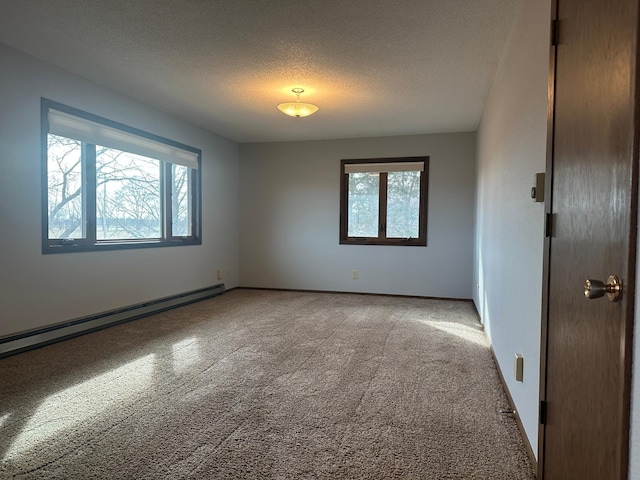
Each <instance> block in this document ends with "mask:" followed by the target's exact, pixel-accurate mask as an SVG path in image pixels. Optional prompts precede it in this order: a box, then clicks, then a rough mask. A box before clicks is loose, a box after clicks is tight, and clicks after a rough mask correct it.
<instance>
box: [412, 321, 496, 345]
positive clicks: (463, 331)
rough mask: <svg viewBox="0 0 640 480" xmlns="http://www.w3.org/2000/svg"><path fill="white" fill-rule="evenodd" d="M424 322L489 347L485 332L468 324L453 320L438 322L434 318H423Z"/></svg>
mask: <svg viewBox="0 0 640 480" xmlns="http://www.w3.org/2000/svg"><path fill="white" fill-rule="evenodd" d="M422 323H425V324H427V325H429V326H430V327H433V328H437V329H438V330H441V331H443V332H446V333H449V334H451V335H455V336H456V337H458V338H461V339H463V340H466V341H468V342H472V343H475V344H477V345H480V346H481V347H487V346H488V345H487V339H486V338H485V336H484V333H483V332H482V331H480V330H477V329H475V328H473V327H470V326H468V325H463V324H461V323H453V322H436V321H433V320H422Z"/></svg>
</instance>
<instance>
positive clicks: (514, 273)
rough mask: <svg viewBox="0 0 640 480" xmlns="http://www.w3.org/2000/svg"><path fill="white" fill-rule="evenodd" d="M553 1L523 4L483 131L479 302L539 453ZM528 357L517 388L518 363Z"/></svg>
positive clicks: (532, 0) (477, 248) (531, 0)
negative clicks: (538, 186)
mask: <svg viewBox="0 0 640 480" xmlns="http://www.w3.org/2000/svg"><path fill="white" fill-rule="evenodd" d="M549 19H550V1H549V0H524V1H523V2H522V4H521V6H520V13H519V17H518V19H517V21H516V24H515V25H514V26H513V28H512V31H511V35H510V37H509V41H508V43H507V45H506V47H505V51H504V53H503V56H502V59H501V62H500V65H499V68H498V72H497V74H496V78H495V79H494V83H493V86H492V89H491V93H490V96H489V99H488V101H487V104H486V106H485V111H484V114H483V117H482V121H481V124H480V129H479V131H478V180H477V182H478V184H477V200H476V240H475V258H474V279H475V282H474V283H475V285H476V289H475V291H474V296H473V299H474V301H475V303H476V306H477V308H478V311H479V312H480V316H481V318H482V321H483V323H484V325H485V329H486V331H487V334H488V335H489V337H490V339H491V343H492V345H493V349H494V351H495V354H496V357H497V359H498V362H499V364H500V368H501V370H502V372H503V373H504V375H505V380H506V382H507V385H508V388H509V390H510V392H511V395H512V396H513V399H514V402H515V404H516V408H517V410H518V412H519V414H520V417H521V419H522V422H523V424H524V427H525V430H526V433H527V436H528V439H529V442H530V443H531V446H532V448H533V450H534V452H537V443H538V442H537V435H538V398H539V377H540V375H539V368H540V367H539V365H540V325H541V324H540V320H541V307H540V304H541V296H542V265H543V243H544V241H543V240H544V230H543V222H544V206H543V204H542V203H533V202H532V200H531V199H530V189H531V186H532V184H533V178H534V174H535V173H536V172H544V171H545V156H546V129H547V71H548V62H549V49H548V45H549V23H550V22H549ZM515 353H521V354H523V355H524V381H523V382H516V381H515V378H514V376H513V374H512V372H513V356H514V354H515Z"/></svg>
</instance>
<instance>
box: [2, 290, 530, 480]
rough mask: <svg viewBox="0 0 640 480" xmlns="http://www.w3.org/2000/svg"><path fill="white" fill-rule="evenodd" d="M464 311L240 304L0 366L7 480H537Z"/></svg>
mask: <svg viewBox="0 0 640 480" xmlns="http://www.w3.org/2000/svg"><path fill="white" fill-rule="evenodd" d="M507 407H508V404H507V400H506V398H505V395H504V393H503V391H502V389H501V386H500V383H499V380H498V376H497V372H496V370H495V366H494V364H493V361H492V358H491V355H490V352H489V346H488V344H487V342H486V340H485V337H484V334H483V333H482V331H481V328H480V325H479V323H478V321H477V317H476V314H475V311H474V309H473V306H472V305H471V304H470V303H468V302H453V301H444V300H428V299H406V298H394V297H376V296H364V295H347V294H322V293H300V292H273V291H255V290H235V291H232V292H228V293H226V294H224V295H222V296H220V297H216V298H213V299H210V300H206V301H202V302H199V303H196V304H192V305H189V306H186V307H182V308H179V309H175V310H170V311H167V312H164V313H162V314H159V315H155V316H152V317H148V318H145V319H141V320H136V321H134V322H130V323H127V324H123V325H120V326H117V327H113V328H110V329H107V330H103V331H100V332H97V333H93V334H90V335H85V336H83V337H79V338H76V339H73V340H69V341H66V342H62V343H58V344H56V345H51V346H48V347H45V348H41V349H38V350H34V351H31V352H27V353H23V354H19V355H15V356H12V357H9V358H5V359H3V360H0V433H1V435H0V459H1V460H0V478H26V479H31V478H56V479H85V478H96V479H155V478H161V479H164V478H167V479H171V478H193V479H483V480H486V479H491V480H494V479H495V480H499V479H505V480H519V479H531V478H533V475H532V469H531V465H530V463H529V461H528V459H527V456H526V454H525V450H524V447H523V444H522V440H521V438H520V436H519V433H518V430H517V428H516V425H515V422H514V420H513V418H512V417H510V416H508V415H507V416H505V415H503V414H501V413H500V410H501V409H504V408H507Z"/></svg>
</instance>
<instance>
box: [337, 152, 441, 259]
mask: <svg viewBox="0 0 640 480" xmlns="http://www.w3.org/2000/svg"><path fill="white" fill-rule="evenodd" d="M340 169H341V170H340V173H341V180H340V243H343V244H356V245H358V244H359V245H414V246H425V245H426V244H427V184H428V170H429V157H407V158H383V159H365V160H342V162H341V166H340Z"/></svg>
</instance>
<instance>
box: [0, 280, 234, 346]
mask: <svg viewBox="0 0 640 480" xmlns="http://www.w3.org/2000/svg"><path fill="white" fill-rule="evenodd" d="M222 293H224V284H222V283H221V284H219V285H214V286H212V287H207V288H201V289H199V290H192V291H190V292H185V293H179V294H177V295H171V296H169V297H164V298H159V299H157V300H151V301H149V302H144V303H138V304H136V305H130V306H128V307H124V308H119V309H116V310H110V311H108V312H102V313H98V314H95V315H90V316H88V317H82V318H77V319H75V320H69V321H66V322H62V323H58V324H56V325H51V326H49V327H45V328H39V329H36V330H30V331H27V332H23V333H19V334H17V335H10V336H7V337H3V338H0V358H3V357H7V356H9V355H13V354H16V353H19V352H23V351H25V350H30V349H33V348H38V347H42V346H44V345H48V344H50V343H55V342H59V341H61V340H66V339H68V338H72V337H76V336H78V335H84V334H85V333H89V332H93V331H96V330H100V329H103V328H107V327H111V326H113V325H116V324H118V323H124V322H129V321H131V320H135V319H137V318H142V317H146V316H149V315H153V314H154V313H159V312H162V311H165V310H170V309H172V308H176V307H181V306H183V305H187V304H189V303H193V302H197V301H200V300H204V299H206V298H211V297H215V296H217V295H220V294H222Z"/></svg>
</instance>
